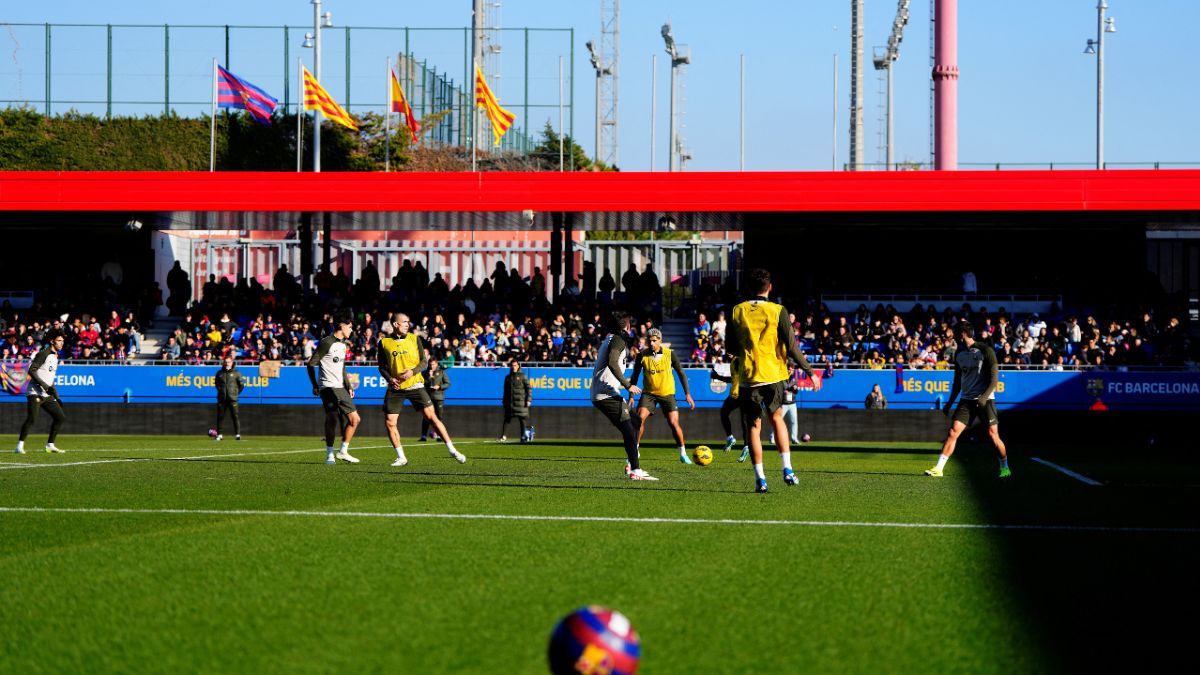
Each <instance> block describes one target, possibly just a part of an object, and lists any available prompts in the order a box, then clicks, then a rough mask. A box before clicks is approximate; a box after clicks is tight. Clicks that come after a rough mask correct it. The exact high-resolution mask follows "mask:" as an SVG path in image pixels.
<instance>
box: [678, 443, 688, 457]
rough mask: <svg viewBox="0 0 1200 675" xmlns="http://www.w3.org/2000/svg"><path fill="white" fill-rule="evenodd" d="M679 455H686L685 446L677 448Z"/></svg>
mask: <svg viewBox="0 0 1200 675" xmlns="http://www.w3.org/2000/svg"><path fill="white" fill-rule="evenodd" d="M679 454H681V455H686V454H687V446H686V445H681V446H679Z"/></svg>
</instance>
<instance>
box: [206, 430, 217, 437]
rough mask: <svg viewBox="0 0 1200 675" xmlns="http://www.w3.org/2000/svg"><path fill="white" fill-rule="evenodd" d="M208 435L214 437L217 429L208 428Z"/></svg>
mask: <svg viewBox="0 0 1200 675" xmlns="http://www.w3.org/2000/svg"><path fill="white" fill-rule="evenodd" d="M208 437H209V438H216V437H217V430H216V429H209V430H208Z"/></svg>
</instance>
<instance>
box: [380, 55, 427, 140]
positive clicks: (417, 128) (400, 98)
mask: <svg viewBox="0 0 1200 675" xmlns="http://www.w3.org/2000/svg"><path fill="white" fill-rule="evenodd" d="M388 75H390V76H391V78H392V96H391V99H392V107H391V110H392V112H395V113H404V123H405V124H406V125H408V133H409V135H410V136H411V137H412V141H413V143H419V142H420V139H421V136H420V134H421V123H420V122H418V121H417V118H416V117H414V116H413V111H412V107H411V106H409V105H408V98H407V97H406V96H405V95H404V90H403V89H401V88H400V81H399V80H397V79H396V73H394V72H392V71H390V70H389V71H388Z"/></svg>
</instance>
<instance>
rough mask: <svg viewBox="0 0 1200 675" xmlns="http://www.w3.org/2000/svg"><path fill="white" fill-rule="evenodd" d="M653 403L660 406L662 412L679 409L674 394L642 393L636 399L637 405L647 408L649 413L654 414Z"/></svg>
mask: <svg viewBox="0 0 1200 675" xmlns="http://www.w3.org/2000/svg"><path fill="white" fill-rule="evenodd" d="M655 405H657V406H658V407H659V408H662V409H663V412H669V413H672V412H675V411H677V410H679V404H678V403H676V402H675V396H674V395H672V396H655V395H654V394H645V393H643V394H642V397H641V398H640V399H638V407H639V408H645V409H646V410H649V411H650V414H651V415H653V414H654V406H655Z"/></svg>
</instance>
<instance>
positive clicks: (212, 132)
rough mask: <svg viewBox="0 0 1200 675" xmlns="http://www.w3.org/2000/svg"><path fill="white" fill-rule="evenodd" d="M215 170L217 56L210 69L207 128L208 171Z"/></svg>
mask: <svg viewBox="0 0 1200 675" xmlns="http://www.w3.org/2000/svg"><path fill="white" fill-rule="evenodd" d="M216 170H217V57H215V56H214V57H213V69H212V117H211V119H210V121H209V128H208V171H209V173H212V172H214V171H216Z"/></svg>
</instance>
